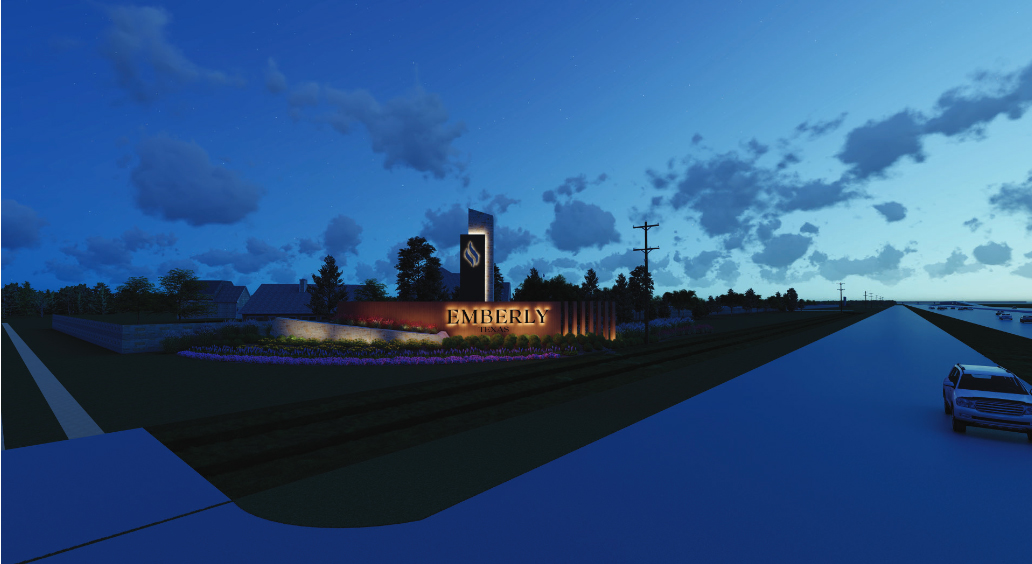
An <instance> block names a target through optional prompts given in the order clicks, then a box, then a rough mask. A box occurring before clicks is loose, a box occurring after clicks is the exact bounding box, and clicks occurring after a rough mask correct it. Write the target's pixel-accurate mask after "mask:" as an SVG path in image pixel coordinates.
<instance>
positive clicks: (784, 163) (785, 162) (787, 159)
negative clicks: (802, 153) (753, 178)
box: [777, 153, 803, 170]
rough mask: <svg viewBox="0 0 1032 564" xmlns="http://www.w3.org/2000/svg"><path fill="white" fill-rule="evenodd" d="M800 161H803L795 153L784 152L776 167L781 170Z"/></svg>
mask: <svg viewBox="0 0 1032 564" xmlns="http://www.w3.org/2000/svg"><path fill="white" fill-rule="evenodd" d="M801 162H803V161H802V159H800V158H799V156H798V155H796V154H795V153H785V155H784V156H782V157H781V160H780V161H778V165H777V169H778V170H783V169H785V168H788V167H790V166H792V165H794V164H799V163H801Z"/></svg>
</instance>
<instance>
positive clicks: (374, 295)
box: [355, 278, 387, 302]
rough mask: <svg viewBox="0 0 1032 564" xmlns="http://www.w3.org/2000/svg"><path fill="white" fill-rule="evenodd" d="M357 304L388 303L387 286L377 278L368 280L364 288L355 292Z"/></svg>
mask: <svg viewBox="0 0 1032 564" xmlns="http://www.w3.org/2000/svg"><path fill="white" fill-rule="evenodd" d="M355 301H356V302H385V301H387V285H386V284H384V283H383V282H380V281H379V280H377V279H376V278H366V279H365V281H363V282H362V286H361V287H360V288H358V289H357V290H355Z"/></svg>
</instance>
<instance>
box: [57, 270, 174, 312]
mask: <svg viewBox="0 0 1032 564" xmlns="http://www.w3.org/2000/svg"><path fill="white" fill-rule="evenodd" d="M62 289H63V288H62ZM154 290H155V288H154V284H153V283H151V282H150V281H149V280H147V278H146V277H144V276H134V277H132V278H129V279H128V280H126V282H125V284H122V285H121V286H119V287H118V288H117V289H116V292H117V293H116V294H115V300H116V301H117V302H118V303H119V304H120V305H121V306H122V307H123V308H125V309H126V310H127V311H135V312H136V323H139V322H140V314H141V313H142V312H143V311H148V312H150V311H152V309H153V307H152V306H153V305H154Z"/></svg>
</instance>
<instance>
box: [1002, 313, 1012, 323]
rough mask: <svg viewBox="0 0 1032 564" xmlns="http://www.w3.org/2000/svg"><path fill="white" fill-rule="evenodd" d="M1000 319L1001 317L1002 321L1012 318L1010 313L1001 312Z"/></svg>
mask: <svg viewBox="0 0 1032 564" xmlns="http://www.w3.org/2000/svg"><path fill="white" fill-rule="evenodd" d="M1000 319H1002V320H1004V321H1012V320H1013V319H1014V318H1013V317H1011V314H1009V313H1003V314H1000Z"/></svg>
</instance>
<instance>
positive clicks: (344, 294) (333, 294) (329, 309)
mask: <svg viewBox="0 0 1032 564" xmlns="http://www.w3.org/2000/svg"><path fill="white" fill-rule="evenodd" d="M308 293H309V294H310V296H309V298H308V308H309V309H311V310H312V313H314V314H315V315H317V316H318V317H319V318H320V319H326V318H328V317H330V316H331V315H333V314H334V313H335V312H336V311H337V304H339V303H340V302H342V301H345V302H346V301H347V300H348V289H347V288H346V287H345V286H344V285H343V284H342V282H341V272H340V268H337V260H336V259H335V258H333V256H331V255H326V256H325V257H323V265H322V266H321V267H319V274H313V275H312V285H311V286H308Z"/></svg>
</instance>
